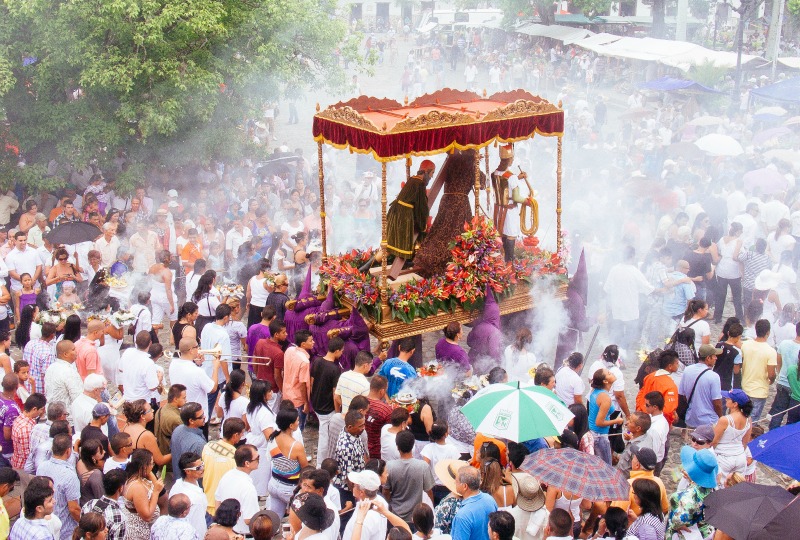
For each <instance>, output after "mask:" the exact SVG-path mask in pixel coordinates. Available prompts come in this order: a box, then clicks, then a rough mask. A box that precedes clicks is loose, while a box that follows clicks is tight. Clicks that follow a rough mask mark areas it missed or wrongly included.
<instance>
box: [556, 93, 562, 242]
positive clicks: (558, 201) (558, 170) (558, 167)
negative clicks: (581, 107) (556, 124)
mask: <svg viewBox="0 0 800 540" xmlns="http://www.w3.org/2000/svg"><path fill="white" fill-rule="evenodd" d="M558 106H559V107H561V103H559V104H558ZM562 142H563V136H562V135H559V136H558V153H557V156H558V157H557V163H556V251H561V155H562V148H563V145H562Z"/></svg>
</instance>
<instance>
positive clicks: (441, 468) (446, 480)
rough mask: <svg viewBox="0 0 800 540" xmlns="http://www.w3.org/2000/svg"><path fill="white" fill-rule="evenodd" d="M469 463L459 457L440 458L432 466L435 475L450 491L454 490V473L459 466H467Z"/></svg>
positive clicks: (455, 473) (456, 472) (453, 491)
mask: <svg viewBox="0 0 800 540" xmlns="http://www.w3.org/2000/svg"><path fill="white" fill-rule="evenodd" d="M468 466H469V463H468V462H466V461H463V460H460V459H442V460H439V461H437V462H436V466H435V467H434V468H433V470H434V472H435V473H436V476H437V477H438V478H439V481H440V482H441V483H442V485H443V486H444V487H446V488H447V489H449V490H450V492H451V493H455V492H456V475H457V474H458V470H459V469H460V468H461V467H468Z"/></svg>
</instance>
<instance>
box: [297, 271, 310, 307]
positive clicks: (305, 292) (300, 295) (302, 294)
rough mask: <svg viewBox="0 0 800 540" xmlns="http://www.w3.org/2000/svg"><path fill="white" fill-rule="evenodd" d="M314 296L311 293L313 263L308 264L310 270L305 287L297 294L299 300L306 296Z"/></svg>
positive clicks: (304, 283)
mask: <svg viewBox="0 0 800 540" xmlns="http://www.w3.org/2000/svg"><path fill="white" fill-rule="evenodd" d="M312 296H314V295H313V294H312V293H311V265H310V264H309V265H308V272H306V280H305V281H304V282H303V288H302V289H300V292H299V293H298V295H297V299H298V300H303V299H304V298H311V297H312Z"/></svg>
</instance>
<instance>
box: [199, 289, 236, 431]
mask: <svg viewBox="0 0 800 540" xmlns="http://www.w3.org/2000/svg"><path fill="white" fill-rule="evenodd" d="M231 311H232V310H231V306H229V305H228V304H220V305H218V306H217V307H216V309H215V310H214V314H215V321H214V322H213V323H210V324H207V325H205V326H204V327H203V331H202V333H201V334H200V348H201V349H203V350H204V351H210V350H212V349H220V350H221V354H220V356H221V357H222V358H224V359H225V360H224V361H223V362H221V363H217V364H215V365H216V366H217V367H216V368H214V367H212V364H211V363H212V362H213V360H214V357H215V356H214V355H212V354H205V362H204V363H203V369H204V370H205V372H206V375H208V376H209V378H213V376H214V373H213V372H214V369H216V370H217V374H216V376H217V381H219V382H220V383H223V382H225V381H226V380H228V373H230V372H231V371H232V370H233V359H232V357H231V338H230V336H229V335H228V331H227V330H226V329H225V325H227V324H228V323H229V322H230V320H231ZM217 393H218V392H217V391H214V392H212V393H211V394H209V395H208V407H209V409H210V408H211V407H213V406H214V402H215V401H216V400H217ZM216 412H218V413H219V414H217V415H216V417H217V418H222V409H219V411H212V413H216ZM212 422H213V416H212Z"/></svg>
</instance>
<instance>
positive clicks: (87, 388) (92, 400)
mask: <svg viewBox="0 0 800 540" xmlns="http://www.w3.org/2000/svg"><path fill="white" fill-rule="evenodd" d="M105 388H106V378H105V377H103V376H102V375H99V374H97V373H89V374H88V375H87V376H86V378H85V379H84V380H83V393H82V394H81V395H80V396H78V397H77V398H76V399H75V401H73V402H72V421H73V422H74V423H75V433H80V432H81V431H83V428H85V427H86V426H88V425H89V423H90V422H91V421H92V409H94V406H95V405H97V404H98V403H100V401H102V396H101V394H102V393H103V390H105ZM100 429H101V430H102V431H103V433H104V434H105V435H106V437H108V426H107V424H103V426H102V427H101V428H100Z"/></svg>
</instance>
